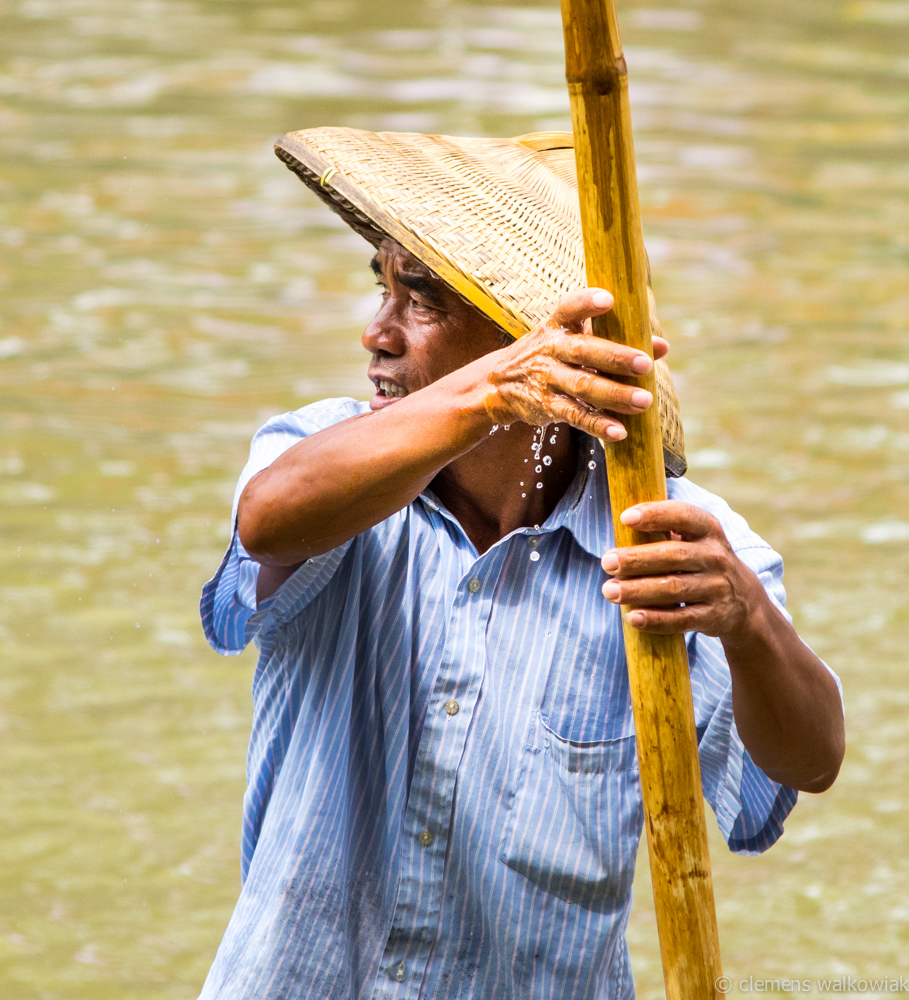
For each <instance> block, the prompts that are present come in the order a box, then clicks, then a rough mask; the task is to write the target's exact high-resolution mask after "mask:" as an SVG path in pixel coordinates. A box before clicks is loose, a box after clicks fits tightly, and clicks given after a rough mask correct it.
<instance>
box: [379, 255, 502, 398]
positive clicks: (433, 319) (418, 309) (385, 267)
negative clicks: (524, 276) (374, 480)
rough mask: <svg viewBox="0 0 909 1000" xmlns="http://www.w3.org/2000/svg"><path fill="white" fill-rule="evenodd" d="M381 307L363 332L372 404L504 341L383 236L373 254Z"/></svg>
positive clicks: (489, 324) (412, 389)
mask: <svg viewBox="0 0 909 1000" xmlns="http://www.w3.org/2000/svg"><path fill="white" fill-rule="evenodd" d="M372 269H373V271H375V274H376V278H377V280H378V283H379V285H380V286H381V288H382V293H383V294H382V307H381V308H380V309H379V312H378V313H377V314H376V318H375V319H374V320H373V321H372V322H371V323H370V324H369V326H368V327H367V328H366V330H365V331H364V332H363V337H362V342H363V346H364V347H365V348H366V350H367V351H369V352H370V354H372V361H371V362H370V365H369V377H370V379H371V380H372V381H373V383H374V385H375V386H376V390H377V391H376V394H375V396H373V398H372V400H371V401H370V404H369V405H370V408H371V409H373V410H378V409H381V408H382V407H383V406H390V405H391V404H392V403H394V402H396V401H397V400H398V399H400V398H401V397H403V396H406V395H408V393H411V392H416V391H417V390H418V389H423V388H424V387H425V386H427V385H430V384H431V383H433V382H435V381H436V380H437V379H440V378H442V377H443V376H444V375H448V374H450V373H451V372H453V371H456V370H457V369H458V368H462V367H463V366H464V365H466V364H469V363H470V362H471V361H475V360H476V359H477V358H479V357H482V356H483V355H484V354H488V353H489V352H490V351H495V350H497V349H498V348H500V347H501V346H502V331H501V330H500V329H499V327H497V326H496V325H495V324H494V323H493V322H492V320H489V319H487V318H486V317H484V316H481V315H480V314H479V313H478V312H477V311H476V310H474V309H472V308H471V307H470V306H469V305H468V304H467V303H466V302H465V301H464V300H463V299H462V298H461V297H460V296H459V295H457V294H456V293H455V292H453V291H452V290H451V289H450V288H448V286H447V285H446V284H445V283H444V282H443V281H442V280H441V279H439V278H437V277H436V276H435V275H434V274H433V273H432V271H430V270H429V268H428V267H426V265H425V264H421V263H420V261H418V260H417V258H416V257H414V256H413V254H411V253H409V252H408V251H407V250H405V249H404V248H403V247H402V246H401V245H400V244H398V243H395V242H394V241H393V240H390V239H386V240H385V241H384V242H383V243H382V245H381V246H380V247H379V252H378V253H377V254H376V256H375V257H374V258H373V260H372Z"/></svg>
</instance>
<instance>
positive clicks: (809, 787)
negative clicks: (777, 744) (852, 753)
mask: <svg viewBox="0 0 909 1000" xmlns="http://www.w3.org/2000/svg"><path fill="white" fill-rule="evenodd" d="M845 753H846V739H845V734H844V733H843V731H842V730H840V731H839V732H838V733H836V734H833V735H832V736H831V738H830V742H829V745H828V746H827V748H826V750H825V752H824V753H823V754H822V755H819V757H818V758H817V759H816V760H815V761H814V762H813V763H814V766H813V767H811V768H810V769H809V768H805V769H804V771H803V773H802V775H801V776H800V779H799V780H797V781H795V782H792V781H785V780H784V781H783V782H782V783H783V784H788V785H790V786H791V787H793V788H796V789H797V790H798V791H800V792H807V793H809V794H810V795H820V794H821V792H826V791H827V790H828V789H829V788H831V787H832V786H833V783H834V782H835V781H836V779H837V776H838V775H839V773H840V768H841V767H842V766H843V757H844V756H845Z"/></svg>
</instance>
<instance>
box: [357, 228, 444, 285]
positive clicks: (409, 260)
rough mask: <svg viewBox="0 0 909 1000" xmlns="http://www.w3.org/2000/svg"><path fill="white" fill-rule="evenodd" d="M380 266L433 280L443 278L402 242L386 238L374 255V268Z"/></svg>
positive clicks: (382, 268) (384, 269)
mask: <svg viewBox="0 0 909 1000" xmlns="http://www.w3.org/2000/svg"><path fill="white" fill-rule="evenodd" d="M377 267H378V268H380V269H381V270H382V271H387V270H389V269H391V270H394V271H396V272H405V273H407V274H413V275H418V276H420V277H424V278H429V279H431V280H432V281H439V282H441V280H442V279H441V278H439V276H438V275H437V274H434V273H433V272H432V271H431V270H430V269H429V268H428V267H427V266H426V265H425V264H424V263H423V262H422V261H421V260H420V259H419V258H417V257H414V255H413V254H412V253H411V252H410V251H409V250H407V249H406V248H405V247H402V246H401V244H400V243H397V242H395V241H394V240H392V239H389V238H386V239H384V240H382V243H381V245H380V246H379V250H378V253H377V254H376V255H375V257H373V269H374V270H375V269H376V268H377Z"/></svg>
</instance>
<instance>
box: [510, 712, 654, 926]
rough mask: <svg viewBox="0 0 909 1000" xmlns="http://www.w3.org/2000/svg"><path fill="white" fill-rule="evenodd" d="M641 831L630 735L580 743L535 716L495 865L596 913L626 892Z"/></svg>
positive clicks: (636, 779) (632, 738) (628, 888)
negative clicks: (499, 860) (501, 862)
mask: <svg viewBox="0 0 909 1000" xmlns="http://www.w3.org/2000/svg"><path fill="white" fill-rule="evenodd" d="M642 826H643V808H642V805H641V792H640V776H639V772H638V763H637V754H636V751H635V745H634V736H633V735H632V736H626V737H623V738H620V739H614V740H602V741H599V742H595V743H578V742H574V741H572V740H567V739H565V738H564V737H562V736H559V735H558V734H557V733H555V732H553V731H552V730H551V729H550V728H549V727H548V726H547V725H546V722H545V721H544V720H543V718H542V717H541V716H540V714H539V713H538V712H535V713H534V717H533V720H532V723H531V734H530V739H529V740H528V742H527V745H526V746H525V748H524V751H523V755H522V760H521V767H520V770H519V773H518V777H517V781H516V783H515V787H514V794H513V796H512V798H511V803H510V806H509V811H508V816H507V818H506V822H505V832H504V834H503V836H502V844H501V852H500V858H501V860H502V861H503V862H504V863H505V864H506V865H507V866H508V867H509V868H511V869H512V870H513V871H516V872H518V873H519V874H520V875H523V876H524V877H525V878H526V879H528V880H529V881H531V882H532V883H533V884H534V885H536V886H539V887H540V888H541V889H544V890H545V891H546V892H549V893H552V894H553V895H554V896H558V897H559V898H560V899H563V900H564V901H565V902H566V903H578V904H580V905H581V906H586V907H595V906H597V905H598V904H602V903H604V902H607V901H609V900H618V899H620V898H622V897H624V896H625V895H627V893H628V892H629V890H630V889H631V883H632V881H633V879H634V862H635V856H636V854H637V846H638V841H639V840H640V837H641V829H642Z"/></svg>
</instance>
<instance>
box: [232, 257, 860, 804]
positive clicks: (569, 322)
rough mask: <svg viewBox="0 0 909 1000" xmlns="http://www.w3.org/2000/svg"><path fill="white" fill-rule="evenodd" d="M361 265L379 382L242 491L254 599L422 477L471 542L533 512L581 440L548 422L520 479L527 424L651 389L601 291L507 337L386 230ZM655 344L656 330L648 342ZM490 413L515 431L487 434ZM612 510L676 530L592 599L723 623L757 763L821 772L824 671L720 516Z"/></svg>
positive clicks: (592, 419)
mask: <svg viewBox="0 0 909 1000" xmlns="http://www.w3.org/2000/svg"><path fill="white" fill-rule="evenodd" d="M372 266H373V269H374V271H375V273H376V276H377V279H378V281H379V283H380V285H381V286H382V289H383V296H382V306H381V308H380V310H379V312H378V314H377V315H376V317H375V319H374V320H373V321H372V323H370V325H369V326H368V327H367V328H366V330H365V331H364V333H363V338H362V340H363V345H364V347H365V348H366V349H367V350H368V351H369V352H370V354H371V355H372V360H371V362H370V366H369V376H370V378H371V379H372V381H373V383H374V384H375V385H376V387H377V391H376V394H375V396H374V397H373V399H372V400H371V402H370V411H371V412H370V413H368V414H363V415H361V416H358V417H354V418H352V419H350V420H345V421H343V422H341V423H339V424H336V425H334V426H333V427H330V428H328V429H326V430H324V431H321V432H320V433H318V434H315V435H313V436H312V437H309V438H307V439H306V440H304V441H301V442H300V443H298V444H296V445H294V446H293V447H292V448H290V449H288V451H286V452H285V453H284V454H283V455H281V456H280V457H279V458H278V459H277V460H276V461H275V462H274V463H273V464H272V465H271V466H269V468H268V469H265V470H264V471H263V472H261V473H259V474H258V475H257V476H255V477H254V478H253V479H252V480H251V481H250V483H249V484H248V485H247V487H246V489H245V490H244V492H243V494H242V496H241V498H240V506H239V514H238V519H239V530H240V538H241V541H242V542H243V545H244V546H245V548H246V549H247V551H248V552H249V553H250V554H251V555H252V556H253V558H254V559H256V560H257V561H258V562H259V563H260V564H261V568H260V574H259V584H258V593H257V597H258V599H259V600H264V599H265V598H266V597H268V596H270V595H271V594H273V593H274V592H275V591H276V590H277V589H278V587H279V586H280V585H281V584H282V583H283V582H284V581H285V580H287V579H288V578H289V577H290V576H291V575H292V573H293V572H294V570H295V569H296V567H297V566H299V565H300V564H301V563H302V562H304V561H305V560H307V559H309V558H312V557H313V556H317V555H320V554H322V553H324V552H327V551H329V550H330V549H332V548H334V547H336V546H337V545H340V544H342V543H343V542H345V541H347V540H349V539H350V538H353V537H354V536H356V535H358V534H359V533H360V532H362V531H365V530H367V529H368V528H370V527H372V526H373V525H375V524H378V523H379V522H380V521H382V520H384V519H385V518H387V517H390V516H391V515H392V514H394V513H395V512H396V511H398V510H401V509H402V508H403V507H405V506H406V505H407V504H409V503H410V502H412V501H413V500H414V499H415V498H416V497H417V496H418V495H419V494H420V493H421V492H422V491H423V490H424V489H425V488H426V487H427V486H429V485H430V484H431V485H432V489H433V491H434V492H435V493H436V495H437V496H438V497H439V499H440V500H441V501H442V502H443V503H444V504H445V506H446V507H447V508H448V510H449V511H450V512H451V513H452V514H453V515H454V516H455V517H456V518H457V519H458V521H459V522H460V524H461V525H462V527H463V528H464V530H465V532H466V533H467V535H468V537H469V538H470V539H471V541H472V542H473V543H474V545H475V546H476V548H477V551H478V552H484V551H485V550H486V549H488V548H489V546H491V545H493V544H494V543H495V542H496V541H498V540H499V539H501V538H503V537H504V536H505V535H507V534H508V533H509V532H511V531H513V530H515V529H516V528H518V527H521V526H530V525H534V524H542V523H543V522H544V521H545V520H546V518H547V517H548V516H549V514H550V513H551V512H552V511H553V509H554V508H555V506H556V504H557V503H558V502H559V500H560V499H561V497H562V495H563V494H564V492H565V490H566V489H567V487H568V485H569V484H570V482H571V480H572V478H573V476H574V474H575V468H576V454H575V446H574V443H573V441H572V438H571V435H570V434H568V433H561V434H557V435H556V443H555V444H554V445H552V446H548V449H549V454H550V455H551V457H552V465H551V466H549V467H548V468H547V471H546V474H545V477H544V478H543V483H544V486H543V488H542V489H533V490H522V489H521V487H520V483H521V481H522V480H526V478H527V465H526V464H525V462H524V459H525V458H526V457H527V455H528V454H529V452H530V447H531V442H532V439H533V436H534V433H535V430H536V428H537V427H538V426H549V425H553V424H563V425H564V424H569V425H571V426H573V427H577V428H578V429H580V430H582V431H585V432H586V433H588V434H591V435H594V436H596V437H600V438H609V439H612V440H619V439H621V438H622V437H624V436H625V430H624V427H623V425H622V423H621V417H622V415H623V414H631V413H638V412H641V411H642V410H644V409H646V408H647V407H648V406H650V405H651V404H652V403H653V400H652V397H651V395H650V393H649V392H646V391H644V390H640V389H636V388H634V387H633V386H628V385H625V384H623V383H620V382H617V381H615V380H614V379H612V378H610V377H609V376H611V375H632V374H643V373H644V372H647V371H649V370H650V367H651V365H652V361H651V360H650V358H649V357H647V355H645V354H643V353H642V352H640V351H635V350H633V349H631V348H627V347H623V346H621V345H618V344H613V343H611V342H609V341H604V340H600V339H598V338H595V337H592V336H590V322H589V321H590V318H591V317H593V316H597V315H600V314H602V313H605V312H607V311H608V310H609V309H610V308H611V306H612V296H611V295H610V294H609V293H608V292H606V291H604V290H602V289H581V290H578V291H576V292H572V293H570V294H568V295H566V296H565V297H564V298H563V299H562V300H561V301H560V303H559V305H558V308H557V309H556V311H555V313H554V314H553V316H552V317H551V318H550V319H549V320H548V321H547V322H546V323H544V324H541V325H540V326H539V327H538V328H537V329H536V330H534V331H533V332H531V333H529V334H527V335H526V336H525V337H522V338H521V339H520V340H519V341H517V342H515V343H512V344H509V345H508V346H505V347H503V346H502V342H503V338H502V333H501V330H500V329H499V328H498V327H496V326H495V324H493V323H492V322H491V321H490V320H488V319H487V318H485V317H483V316H481V315H480V314H479V313H478V312H477V311H476V310H475V309H473V308H472V307H471V306H470V305H468V304H467V303H466V302H464V300H463V299H461V298H460V297H459V296H458V295H457V294H455V293H454V292H453V291H451V290H450V289H449V288H447V287H446V286H445V285H444V283H443V282H442V281H441V280H439V279H438V278H437V277H436V276H435V275H433V274H432V272H431V271H429V269H428V268H426V267H425V266H424V265H422V264H421V263H420V262H419V261H417V260H416V258H414V257H413V256H412V255H411V254H410V253H408V252H407V251H406V250H404V249H403V248H402V247H400V246H399V245H398V244H396V243H394V242H392V241H391V240H386V241H385V242H384V243H383V244H382V246H381V247H380V249H379V252H378V254H377V255H376V257H375V259H374V261H373V265H372ZM667 350H668V345H667V344H666V342H665V341H663V340H661V339H655V341H654V354H655V356H656V357H661V356H663V355H664V354H665V353H666V351H667ZM494 425H499V426H500V427H504V426H505V425H508V426H509V427H510V430H509V431H507V432H505V431H504V430H500V431H499V432H498V433H496V434H493V435H490V430H491V429H492V427H493V426H494ZM547 434H550V431H547ZM522 493H524V494H526V495H524V496H522ZM622 520H623V521H624V522H625V523H626V524H635V526H636V527H638V528H639V529H640V530H642V531H660V532H670V533H671V540H670V541H665V542H660V543H656V544H654V545H645V546H635V547H630V548H623V549H620V550H613V551H611V552H608V553H606V554H605V556H604V558H603V568H604V570H605V571H606V572H607V573H608V574H610V579H609V580H607V582H606V583H605V584H604V586H603V593H604V596H605V597H606V598H607V599H608V600H610V601H613V602H614V603H619V604H623V605H626V606H630V607H631V608H632V609H633V610H631V611H630V612H629V621H630V623H631V624H632V625H633V626H634V627H635V628H639V629H641V630H643V631H651V632H684V631H688V630H692V629H694V630H697V631H701V632H704V633H706V634H708V635H715V636H718V637H719V638H720V639H721V641H722V642H723V646H724V648H725V650H726V655H727V659H728V660H729V666H730V670H731V672H732V680H733V708H734V712H735V719H736V725H737V727H738V730H739V733H740V735H741V737H742V739H743V741H744V743H745V746H746V747H747V748H748V750H749V752H750V753H751V756H752V758H753V759H754V761H755V763H757V764H758V765H759V766H760V767H762V768H763V769H764V771H765V772H766V773H767V774H768V775H769V776H770V777H772V778H773V779H774V780H776V781H779V782H781V783H784V784H787V785H790V786H791V787H794V788H799V789H801V790H805V791H823V790H824V789H826V788H827V787H829V786H830V785H831V784H832V783H833V781H834V779H835V777H836V775H837V772H838V771H839V767H840V764H841V762H842V757H843V751H844V731H843V717H842V710H841V707H840V700H839V694H838V692H837V689H836V685H835V683H834V681H833V679H832V677H831V676H830V674H829V673H828V672H827V670H826V669H825V667H824V665H823V664H822V663H821V661H820V660H818V658H817V657H816V656H815V655H814V654H813V653H812V652H811V651H810V650H809V649H808V648H807V647H806V646H805V645H804V644H803V643H802V642H801V640H800V639H799V638H798V636H797V634H796V633H795V631H794V629H793V628H792V626H791V625H790V624H789V623H788V621H786V619H785V618H784V617H783V615H782V614H781V613H780V612H779V611H778V610H777V609H776V607H775V606H774V605H773V604H772V602H771V601H770V599H769V598H768V597H767V594H766V592H765V591H764V588H763V586H762V585H761V583H760V581H759V580H758V578H757V576H756V575H755V574H754V573H753V572H752V571H751V570H750V569H748V567H746V566H745V565H744V563H742V562H741V561H740V560H739V559H738V558H737V557H736V556H735V554H734V553H733V552H732V549H731V547H730V545H729V543H728V541H727V540H726V537H725V534H724V533H723V530H722V528H721V527H720V525H719V522H717V521H716V519H715V518H713V517H712V516H711V515H710V514H707V513H706V512H705V511H703V510H700V509H699V508H697V507H693V506H692V505H690V504H684V503H680V502H677V501H664V502H662V503H652V504H640V505H638V506H636V507H632V508H629V509H628V510H626V511H624V512H623V514H622ZM680 604H684V605H685V606H684V607H680V606H679V605H680Z"/></svg>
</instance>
